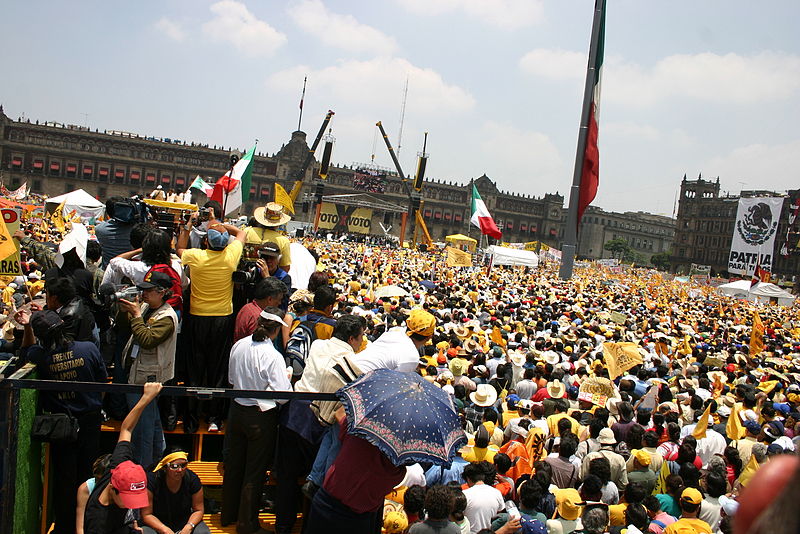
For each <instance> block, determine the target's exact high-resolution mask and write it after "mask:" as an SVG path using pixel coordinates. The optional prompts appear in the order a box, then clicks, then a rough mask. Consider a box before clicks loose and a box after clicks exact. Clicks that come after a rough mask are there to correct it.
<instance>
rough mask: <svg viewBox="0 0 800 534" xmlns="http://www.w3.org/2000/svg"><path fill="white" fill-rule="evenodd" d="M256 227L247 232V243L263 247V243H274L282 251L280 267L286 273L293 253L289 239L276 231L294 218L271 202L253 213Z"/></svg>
mask: <svg viewBox="0 0 800 534" xmlns="http://www.w3.org/2000/svg"><path fill="white" fill-rule="evenodd" d="M253 218H255V220H256V225H255V226H252V227H250V228H247V230H246V242H247V244H248V245H261V244H262V243H267V242H272V243H275V244H277V245H278V247H279V248H280V249H281V259H280V263H279V266H280V268H281V269H283V270H284V271H286V272H289V267H290V265H291V264H292V253H291V250H290V248H289V245H290V242H289V238H288V237H286V236H285V235H283V234H282V233H280V232H278V231H276V230H275V228H277V227H278V226H283V225H284V224H286V223H287V222H289V221H291V220H292V218H291V217H290V216H289V215H287V214H286V213H284V212H283V206H281V205H280V204H278V203H277V202H270V203H268V204H267V205H266V206H262V207H260V208H256V211H255V212H254V213H253Z"/></svg>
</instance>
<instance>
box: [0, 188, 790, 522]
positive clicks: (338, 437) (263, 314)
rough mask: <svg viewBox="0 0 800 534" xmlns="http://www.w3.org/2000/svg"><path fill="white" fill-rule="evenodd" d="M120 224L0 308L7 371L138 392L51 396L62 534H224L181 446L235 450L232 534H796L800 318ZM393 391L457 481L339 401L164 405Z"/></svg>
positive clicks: (21, 238) (349, 248)
mask: <svg viewBox="0 0 800 534" xmlns="http://www.w3.org/2000/svg"><path fill="white" fill-rule="evenodd" d="M125 202H126V201H125V199H117V198H112V199H110V200H109V201H108V203H107V216H108V218H107V220H106V221H104V222H100V223H98V224H97V225H96V226H94V227H93V228H88V229H87V228H86V227H85V226H84V225H82V224H80V223H77V222H76V223H73V224H72V225H71V227H70V228H68V229H67V230H66V233H65V235H63V236H61V235H58V233H52V232H51V233H41V232H38V231H36V229H34V228H28V229H22V230H20V231H19V232H17V233H16V234H15V235H14V238H15V240H17V241H18V242H19V244H20V247H21V250H22V260H23V261H22V268H23V274H22V275H21V276H19V277H17V278H16V279H14V280H13V281H11V282H9V283H8V284H7V286H6V288H5V289H4V290H3V292H2V300H3V303H4V306H5V308H6V312H5V313H6V316H5V323H4V324H5V326H4V327H3V332H4V339H3V341H2V344H3V346H2V347H0V352H3V353H5V354H6V357H10V356H12V355H14V354H18V355H19V357H20V360H21V362H23V363H24V362H31V363H34V364H36V366H37V368H38V376H39V378H42V379H54V380H64V381H80V382H105V381H107V380H108V377H109V376H110V377H113V381H114V382H117V383H127V384H137V385H141V386H142V393H129V394H125V395H120V394H114V393H110V394H107V395H105V396H103V395H101V394H99V393H93V392H85V391H80V389H79V388H73V390H72V391H69V392H42V393H41V394H40V409H41V412H42V413H43V414H67V415H68V416H69V417H71V418H73V419H75V420H76V421H77V423H78V425H77V427H78V429H77V431H76V432H75V435H72V436H70V437H68V438H67V439H63V437H59V438H58V439H61V441H60V442H59V443H58V446H53V447H51V448H50V451H51V452H50V454H51V460H52V466H53V467H52V471H53V472H54V473H55V474H56V476H55V477H54V480H53V491H54V498H53V501H52V502H53V506H54V514H55V526H54V532H56V533H67V532H69V533H72V532H76V531H77V532H79V533H86V534H90V533H92V534H93V533H103V534H108V533H123V532H124V533H127V532H133V531H139V529H141V530H142V531H144V532H157V533H160V534H161V533H172V532H181V533H182V534H188V533H190V532H198V533H202V532H209V528H208V526H207V525H206V524H205V523H204V522H203V516H204V513H205V508H204V494H203V487H202V483H201V481H200V478H199V477H198V475H196V474H195V473H193V472H192V471H191V469H190V468H188V467H187V466H188V463H189V461H190V460H192V459H191V458H190V457H189V454H187V452H186V451H182V450H175V449H174V448H168V447H167V442H166V441H167V440H166V439H165V436H164V430H165V429H166V430H174V429H175V428H176V427H177V426H178V425H181V428H182V429H183V431H184V432H186V433H194V432H197V431H198V430H202V431H207V432H212V433H213V432H224V433H225V446H224V451H223V458H222V460H223V465H224V478H223V487H222V509H221V516H220V522H221V524H222V525H223V526H225V525H236V531H237V532H238V533H239V534H252V533H256V532H266V530H265V529H264V527H263V526H262V525H261V523H260V522H259V511H260V509H261V508H262V491H263V489H264V485H265V483H266V481H267V478H269V479H270V480H271V481H272V482H273V483H274V484H276V485H277V488H276V492H275V501H274V504H273V511H274V513H275V516H276V519H275V530H276V532H279V533H286V532H292V531H294V530H293V529H295V530H296V528H297V525H296V523H297V521H298V513H299V512H302V513H303V515H302V518H303V521H302V529H303V532H309V533H317V532H319V533H323V532H324V533H335V532H348V533H362V532H363V533H378V532H381V531H382V532H385V533H387V534H400V533H405V532H410V533H412V534H420V533H423V534H425V533H435V532H438V533H442V534H446V533H452V534H457V533H461V534H467V533H471V534H475V533H481V534H484V533H487V532H499V533H502V534H506V533H512V532H523V533H545V532H547V533H549V534H569V533H572V532H585V533H590V534H602V533H606V532H612V533H617V532H628V533H629V534H635V533H638V532H642V533H644V532H652V533H654V534H661V533H664V532H666V533H667V534H677V533H690V532H697V533H700V532H702V533H725V534H727V533H730V532H737V533H744V532H796V531H797V528H798V516H799V515H800V514H797V513H796V507H795V508H793V507H792V504H794V505H795V506H796V499H797V496H798V492H800V478H799V477H798V471H799V468H798V462H797V456H796V454H797V452H796V451H797V446H798V445H799V444H800V426H799V425H798V423H800V415H798V410H799V408H798V407H800V374H799V373H800V314H799V313H798V309H797V307H788V308H787V307H781V306H776V305H765V304H758V303H753V302H749V301H745V300H736V299H732V298H729V297H725V296H721V295H718V294H716V293H715V292H714V290H713V288H712V287H710V286H703V285H695V284H693V283H681V282H678V281H675V280H672V279H671V278H670V277H669V276H668V275H666V274H664V273H659V272H657V271H654V270H647V269H627V270H621V269H614V270H611V269H609V268H608V267H604V266H599V265H595V264H591V263H587V264H585V265H583V266H581V267H579V268H578V269H577V270H576V273H575V276H574V277H573V278H572V279H571V280H568V281H563V280H560V279H559V278H558V276H557V272H556V268H554V267H552V266H548V265H542V266H540V267H539V268H538V269H531V268H527V267H504V268H498V267H496V268H494V269H488V268H487V267H486V266H482V265H476V266H474V267H466V268H465V267H448V266H447V265H446V262H445V260H444V258H443V255H442V254H441V253H440V252H438V251H427V252H419V251H415V250H413V249H409V248H399V247H382V246H372V245H370V244H365V243H356V242H349V241H348V240H346V239H343V240H338V239H322V238H317V237H306V238H304V239H300V240H298V241H296V242H294V243H293V242H292V241H291V240H290V239H289V238H288V237H287V236H286V235H285V234H284V233H283V232H281V228H282V227H283V226H284V225H285V224H286V223H287V222H288V221H289V220H290V216H289V215H288V214H286V213H284V210H283V208H282V207H281V206H280V205H278V204H275V203H270V204H267V205H266V206H264V207H261V208H258V209H257V210H256V212H255V213H254V214H253V216H252V217H251V218H250V220H249V222H248V224H247V225H246V226H244V227H240V226H236V225H233V224H229V223H227V222H225V221H223V220H222V218H218V214H220V213H221V212H222V211H223V208H222V206H220V205H219V204H218V203H216V202H214V201H209V202H207V203H206V204H205V206H204V208H206V209H205V210H203V213H204V214H205V216H203V215H201V214H198V213H197V212H195V213H194V214H193V215H192V217H191V218H190V219H188V220H187V221H181V223H180V224H179V226H178V228H177V229H176V231H175V232H174V233H170V232H169V231H166V230H165V229H160V228H158V227H157V226H155V225H154V224H153V223H152V222H151V221H139V220H132V219H131V218H130V217H129V216H128V211H127V210H126V211H125V213H124V214H123V213H122V211H121V210H120V206H123V207H124V206H125V205H126V204H125ZM299 245H303V246H302V247H300V248H298V246H299ZM298 251H299V252H301V253H302V254H303V261H304V262H305V263H307V262H308V258H313V263H314V264H315V265H313V268H312V269H311V270H310V272H309V270H308V269H307V268H306V267H307V265H304V266H303V268H300V267H299V263H300V258H299V257H295V258H294V259H295V261H294V262H293V256H297V253H298ZM619 351H622V352H619ZM620 354H623V355H624V358H620V357H619V355H620ZM380 369H389V370H392V371H395V372H398V373H415V374H417V375H419V376H421V377H422V378H423V379H424V380H425V381H428V382H430V383H431V384H432V385H434V386H436V387H438V388H441V390H442V391H444V392H446V393H447V395H448V397H449V399H450V402H451V404H452V410H453V411H454V412H455V413H456V414H457V415H458V417H459V419H460V422H461V428H462V429H463V432H464V435H465V436H466V437H467V440H468V441H467V444H466V445H465V446H464V447H461V448H459V449H458V450H455V451H453V456H452V457H450V458H449V459H448V462H446V463H444V464H441V463H412V464H409V463H404V464H400V465H397V464H396V463H395V462H392V461H390V459H389V458H388V457H387V456H386V455H385V454H383V452H382V451H381V450H380V449H379V448H378V447H377V446H375V444H374V443H372V442H371V441H370V440H367V439H364V438H363V437H359V436H356V435H353V434H352V433H350V432H348V428H350V425H349V424H348V417H352V414H349V413H348V412H347V411H346V410H345V409H344V408H343V407H342V405H341V403H340V402H338V401H332V400H325V401H313V402H312V401H301V400H291V401H288V402H287V400H286V399H280V398H278V399H262V398H235V399H233V400H231V401H230V402H227V401H226V400H225V399H213V400H199V399H197V398H191V397H189V398H187V399H186V401H185V402H178V400H177V399H176V398H175V397H167V396H163V395H162V396H161V397H160V398H159V399H158V400H156V398H157V397H158V394H159V392H160V390H161V387H162V384H166V385H174V384H182V385H186V386H191V387H199V388H226V387H232V388H235V389H239V390H260V391H278V392H280V391H292V390H293V391H298V392H310V393H334V392H337V391H339V390H340V389H341V388H342V387H344V386H346V385H347V384H349V383H351V382H352V381H353V380H356V379H357V378H358V377H360V376H362V375H364V374H366V373H371V372H377V371H378V370H380ZM420 409H423V407H420ZM109 418H111V419H117V420H121V421H122V423H121V426H120V432H119V438H118V442H117V445H116V447H115V448H114V449H113V451H103V450H100V445H99V444H100V442H101V440H100V439H99V436H100V426H101V424H102V423H103V421H104V420H107V419H109ZM54 439H55V438H54ZM765 481H766V482H765ZM750 487H754V488H757V490H750V491H749V492H748V488H750ZM743 496H744V497H745V498H746V499H743ZM792 499H794V500H793V501H792ZM754 503H755V504H754ZM787 503H788V504H787Z"/></svg>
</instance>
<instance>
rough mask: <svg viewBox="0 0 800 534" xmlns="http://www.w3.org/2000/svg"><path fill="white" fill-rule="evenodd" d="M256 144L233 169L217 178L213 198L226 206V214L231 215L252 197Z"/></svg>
mask: <svg viewBox="0 0 800 534" xmlns="http://www.w3.org/2000/svg"><path fill="white" fill-rule="evenodd" d="M255 151H256V147H255V145H253V148H251V149H250V150H248V151H247V154H245V155H244V156H242V159H240V160H239V161H237V162H236V165H234V166H233V169H231V170H229V171H228V172H226V173H225V175H224V176H223V177H222V178H220V179H219V180H217V182H216V183H215V184H214V191H213V192H212V193H211V196H210V198H211V200H216V201H217V202H219V203H220V204H222V206H223V207H224V211H225V215H230V214H231V213H233V212H234V211H236V210H238V209H239V207H240V206H241V205H242V204H243V203H244V202H246V201H247V200H248V199H249V198H250V183H251V181H252V180H251V177H252V174H253V154H254V153H255Z"/></svg>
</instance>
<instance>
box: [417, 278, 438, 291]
mask: <svg viewBox="0 0 800 534" xmlns="http://www.w3.org/2000/svg"><path fill="white" fill-rule="evenodd" d="M419 285H421V286H422V287H424V288H426V289H433V288H435V287H436V284H435V283H434V282H433V281H432V280H420V282H419Z"/></svg>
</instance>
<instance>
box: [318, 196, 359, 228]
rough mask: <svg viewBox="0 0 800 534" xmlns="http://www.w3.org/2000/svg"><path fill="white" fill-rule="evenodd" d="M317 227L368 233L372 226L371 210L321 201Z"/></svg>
mask: <svg viewBox="0 0 800 534" xmlns="http://www.w3.org/2000/svg"><path fill="white" fill-rule="evenodd" d="M319 227H320V228H322V229H325V230H334V231H337V232H350V233H354V234H369V233H370V229H371V228H372V210H371V209H369V208H355V207H353V206H342V205H340V204H332V203H330V202H323V203H322V211H321V212H320V216H319Z"/></svg>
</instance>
